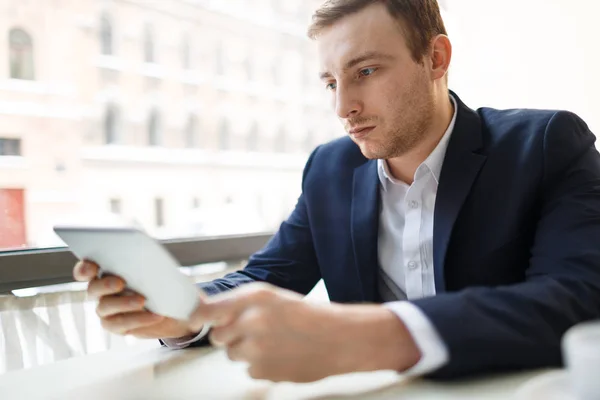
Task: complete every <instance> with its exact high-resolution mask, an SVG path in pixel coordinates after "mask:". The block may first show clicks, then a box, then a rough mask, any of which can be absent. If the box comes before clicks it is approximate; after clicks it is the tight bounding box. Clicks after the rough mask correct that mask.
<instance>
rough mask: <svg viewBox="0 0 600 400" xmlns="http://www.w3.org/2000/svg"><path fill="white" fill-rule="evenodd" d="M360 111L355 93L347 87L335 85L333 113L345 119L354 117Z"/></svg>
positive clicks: (360, 107)
mask: <svg viewBox="0 0 600 400" xmlns="http://www.w3.org/2000/svg"><path fill="white" fill-rule="evenodd" d="M361 111H362V106H361V104H360V101H358V99H357V97H356V96H355V94H354V93H353V92H352V91H351V90H348V89H347V88H342V87H341V85H340V86H338V87H337V90H336V92H335V113H336V114H337V116H338V117H339V118H342V119H347V118H352V117H356V116H357V115H359V114H360V112H361Z"/></svg>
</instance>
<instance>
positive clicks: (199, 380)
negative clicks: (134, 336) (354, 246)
mask: <svg viewBox="0 0 600 400" xmlns="http://www.w3.org/2000/svg"><path fill="white" fill-rule="evenodd" d="M546 372H548V371H547V370H544V371H531V372H526V373H518V374H509V375H502V376H494V377H487V378H479V379H470V380H463V381H459V382H453V383H437V382H430V381H425V380H420V379H416V380H415V379H412V380H411V379H407V378H405V377H402V376H400V375H398V374H396V373H394V372H392V371H382V372H374V373H360V374H350V375H343V376H337V377H331V378H328V379H324V380H322V381H319V382H315V383H310V384H291V383H277V384H276V383H271V382H266V381H257V380H253V379H251V378H250V377H249V376H248V375H247V373H246V368H245V365H244V364H240V363H233V362H231V361H229V360H228V359H227V357H226V355H225V353H224V352H223V351H221V350H214V349H187V350H170V349H166V348H160V347H158V345H157V344H156V343H155V342H153V341H152V342H148V343H147V344H144V345H139V346H135V347H131V348H126V349H122V350H118V351H116V350H115V351H109V352H106V353H100V354H93V355H89V356H83V357H78V358H73V359H69V360H66V361H61V362H57V363H54V364H51V365H46V366H42V367H38V368H33V369H28V370H21V371H15V372H9V373H6V374H4V375H0V399H2V400H8V399H19V400H20V399H28V400H29V399H64V400H66V399H78V400H79V399H86V400H93V399H103V400H104V399H276V400H286V399H334V398H344V399H394V400H402V399H411V400H412V399H416V400H419V399H436V400H447V399H448V400H449V399H461V400H466V399H480V400H481V399H484V400H485V399H502V400H506V399H510V398H514V395H515V393H516V391H517V389H518V388H519V386H521V385H522V384H523V383H525V382H527V381H528V380H530V379H531V378H533V377H536V376H539V375H541V374H543V373H546Z"/></svg>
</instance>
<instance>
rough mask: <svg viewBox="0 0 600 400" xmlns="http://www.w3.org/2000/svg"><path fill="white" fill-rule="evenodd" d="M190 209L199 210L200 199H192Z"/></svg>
mask: <svg viewBox="0 0 600 400" xmlns="http://www.w3.org/2000/svg"><path fill="white" fill-rule="evenodd" d="M192 208H193V209H195V210H197V209H198V208H200V199H199V198H198V197H194V198H193V199H192Z"/></svg>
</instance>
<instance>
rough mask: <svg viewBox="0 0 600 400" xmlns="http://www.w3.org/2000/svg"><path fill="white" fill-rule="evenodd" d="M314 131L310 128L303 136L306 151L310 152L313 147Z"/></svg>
mask: <svg viewBox="0 0 600 400" xmlns="http://www.w3.org/2000/svg"><path fill="white" fill-rule="evenodd" d="M314 140H315V139H314V133H313V131H312V129H309V130H308V131H307V132H306V136H305V137H304V150H305V151H307V152H311V151H313V150H314V149H315V142H314Z"/></svg>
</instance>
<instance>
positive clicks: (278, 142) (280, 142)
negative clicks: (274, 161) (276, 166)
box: [275, 127, 287, 153]
mask: <svg viewBox="0 0 600 400" xmlns="http://www.w3.org/2000/svg"><path fill="white" fill-rule="evenodd" d="M286 146H287V133H286V131H285V128H284V127H281V128H279V131H278V132H277V136H276V137H275V152H276V153H285V151H286Z"/></svg>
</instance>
